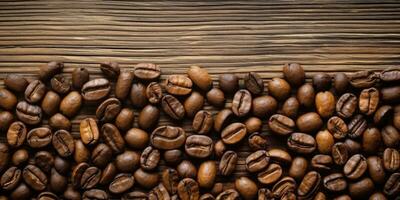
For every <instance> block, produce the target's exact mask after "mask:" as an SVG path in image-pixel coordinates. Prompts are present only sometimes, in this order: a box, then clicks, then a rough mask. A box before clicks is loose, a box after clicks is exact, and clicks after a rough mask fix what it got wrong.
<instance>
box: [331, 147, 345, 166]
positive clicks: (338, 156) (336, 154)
mask: <svg viewBox="0 0 400 200" xmlns="http://www.w3.org/2000/svg"><path fill="white" fill-rule="evenodd" d="M332 157H333V161H334V162H335V163H336V164H337V165H344V164H345V163H346V162H347V159H348V158H349V147H348V146H347V145H346V144H345V143H342V142H338V143H336V144H334V145H333V147H332Z"/></svg>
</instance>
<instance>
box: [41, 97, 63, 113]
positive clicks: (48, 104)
mask: <svg viewBox="0 0 400 200" xmlns="http://www.w3.org/2000/svg"><path fill="white" fill-rule="evenodd" d="M60 103H61V97H60V95H58V94H57V93H55V92H53V91H48V92H47V93H46V95H45V96H44V98H43V101H42V104H41V107H42V109H43V112H44V113H46V114H47V115H49V116H52V115H54V114H56V113H57V112H58V109H59V107H60Z"/></svg>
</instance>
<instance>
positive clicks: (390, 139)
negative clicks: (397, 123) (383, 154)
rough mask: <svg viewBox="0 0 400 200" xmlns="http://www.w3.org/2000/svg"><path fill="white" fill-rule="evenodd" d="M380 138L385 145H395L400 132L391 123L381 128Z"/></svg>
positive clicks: (399, 137)
mask: <svg viewBox="0 0 400 200" xmlns="http://www.w3.org/2000/svg"><path fill="white" fill-rule="evenodd" d="M381 133H382V139H383V143H385V145H386V147H393V148H395V147H397V146H398V145H399V144H400V133H399V131H398V130H397V129H396V128H395V127H393V126H392V125H387V126H385V127H383V128H382V130H381Z"/></svg>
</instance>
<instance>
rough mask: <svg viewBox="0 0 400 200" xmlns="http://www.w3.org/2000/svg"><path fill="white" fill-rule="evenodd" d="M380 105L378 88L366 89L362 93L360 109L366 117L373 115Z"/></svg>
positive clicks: (359, 103)
mask: <svg viewBox="0 0 400 200" xmlns="http://www.w3.org/2000/svg"><path fill="white" fill-rule="evenodd" d="M378 104H379V91H378V90H377V89H376V88H368V89H364V90H362V91H361V93H360V98H359V102H358V105H359V108H360V112H361V113H363V114H366V115H372V114H373V113H374V112H375V111H376V109H377V108H378Z"/></svg>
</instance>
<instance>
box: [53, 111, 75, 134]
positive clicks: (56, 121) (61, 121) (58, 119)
mask: <svg viewBox="0 0 400 200" xmlns="http://www.w3.org/2000/svg"><path fill="white" fill-rule="evenodd" d="M49 126H50V127H51V128H52V129H54V130H60V129H63V130H68V131H69V130H70V129H71V126H72V124H71V121H69V119H68V118H67V117H66V116H64V115H63V114H61V113H56V114H55V115H53V116H51V117H50V119H49Z"/></svg>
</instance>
